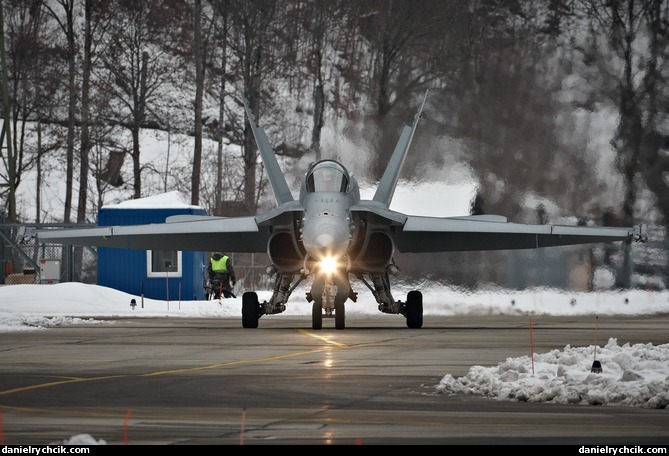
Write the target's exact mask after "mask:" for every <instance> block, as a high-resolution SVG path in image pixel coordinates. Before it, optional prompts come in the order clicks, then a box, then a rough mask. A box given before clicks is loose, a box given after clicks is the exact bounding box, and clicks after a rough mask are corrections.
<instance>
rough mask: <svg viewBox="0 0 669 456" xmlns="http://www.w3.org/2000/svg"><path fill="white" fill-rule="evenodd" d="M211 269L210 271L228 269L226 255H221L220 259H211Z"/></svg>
mask: <svg viewBox="0 0 669 456" xmlns="http://www.w3.org/2000/svg"><path fill="white" fill-rule="evenodd" d="M211 270H212V271H227V270H228V257H227V256H222V257H221V259H220V260H214V259H213V258H212V259H211Z"/></svg>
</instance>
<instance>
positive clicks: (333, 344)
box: [0, 329, 348, 396]
mask: <svg viewBox="0 0 669 456" xmlns="http://www.w3.org/2000/svg"><path fill="white" fill-rule="evenodd" d="M298 331H299V332H300V333H301V334H304V335H306V336H310V337H314V338H316V339H318V340H321V341H323V342H325V343H326V344H328V345H329V346H328V347H325V348H318V349H314V350H306V351H299V352H294V353H287V354H285V355H278V356H268V357H266V358H248V359H239V360H235V361H228V362H225V363H217V364H210V365H207V366H198V367H187V368H182V369H170V370H165V371H157V372H150V373H148V374H141V375H139V377H156V376H159V375H168V374H178V373H183V372H194V371H201V370H209V369H217V368H220V367H226V366H234V365H238V364H249V363H258V362H266V361H276V360H279V359H286V358H294V357H296V356H303V355H309V354H312V353H320V352H323V351H328V350H332V349H333V348H335V349H342V348H348V345H346V344H342V343H339V342H335V341H334V340H331V339H329V338H327V337H323V336H319V335H317V334H314V333H313V332H311V331H307V330H304V329H299V330H298ZM122 377H128V375H110V376H105V377H93V378H71V379H67V380H61V381H57V382H49V383H42V384H39V385H31V386H23V387H20V388H14V389H11V390H5V391H0V396H4V395H7V394H13V393H20V392H23V391H29V390H33V389H39V388H48V387H51V386H58V385H65V384H68V383H77V382H91V381H96V380H105V379H109V378H122Z"/></svg>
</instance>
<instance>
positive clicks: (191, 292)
mask: <svg viewBox="0 0 669 456" xmlns="http://www.w3.org/2000/svg"><path fill="white" fill-rule="evenodd" d="M184 214H190V215H207V213H206V211H205V210H204V209H202V208H201V207H199V206H192V205H188V204H184V203H183V202H181V201H180V197H179V194H178V192H169V193H165V194H162V195H157V196H154V197H148V198H142V199H138V200H131V201H127V202H124V203H121V204H118V205H113V206H103V207H102V208H101V209H100V210H99V211H98V226H111V225H143V224H147V223H163V222H165V219H166V218H167V217H170V216H172V215H184ZM205 260H206V254H205V252H181V251H176V250H134V249H117V248H109V247H99V248H98V284H99V285H102V286H105V287H109V288H114V289H116V290H121V291H125V292H126V293H130V294H133V295H137V296H144V297H146V298H149V299H161V300H169V301H177V300H183V301H190V300H197V301H201V300H205V299H206V295H205V289H204V284H205V280H206V268H205Z"/></svg>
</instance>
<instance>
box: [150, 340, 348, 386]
mask: <svg viewBox="0 0 669 456" xmlns="http://www.w3.org/2000/svg"><path fill="white" fill-rule="evenodd" d="M298 331H299V332H300V333H302V334H304V335H307V336H311V337H315V338H316V339H319V340H321V341H323V342H325V343H327V344H329V345H330V346H329V347H326V348H318V349H314V350H306V351H299V352H294V353H287V354H285V355H277V356H268V357H266V358H248V359H238V360H235V361H228V362H225V363H218V364H210V365H208V366H199V367H187V368H183V369H171V370H166V371H158V372H151V373H148V374H142V375H140V377H155V376H158V375H167V374H178V373H183V372H194V371H199V370H208V369H217V368H219V367H226V366H234V365H238V364H249V363H259V362H266V361H276V360H279V359H286V358H294V357H296V356H303V355H310V354H312V353H320V352H324V351H328V350H332V348H333V347H332V346H334V348H335V349H340V348H348V345H346V344H341V343H339V342H335V341H333V340H330V339H328V338H326V337H322V336H318V335H316V334H314V333H312V332H310V331H307V330H304V329H299V330H298Z"/></svg>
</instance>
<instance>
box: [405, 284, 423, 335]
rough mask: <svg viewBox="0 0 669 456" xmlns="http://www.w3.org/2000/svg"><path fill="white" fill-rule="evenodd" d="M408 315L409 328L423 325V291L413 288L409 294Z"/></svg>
mask: <svg viewBox="0 0 669 456" xmlns="http://www.w3.org/2000/svg"><path fill="white" fill-rule="evenodd" d="M406 306H407V307H406V311H407V312H406V317H407V327H408V328H422V327H423V293H421V292H420V291H418V290H412V291H410V292H409V293H408V294H407V303H406Z"/></svg>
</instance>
